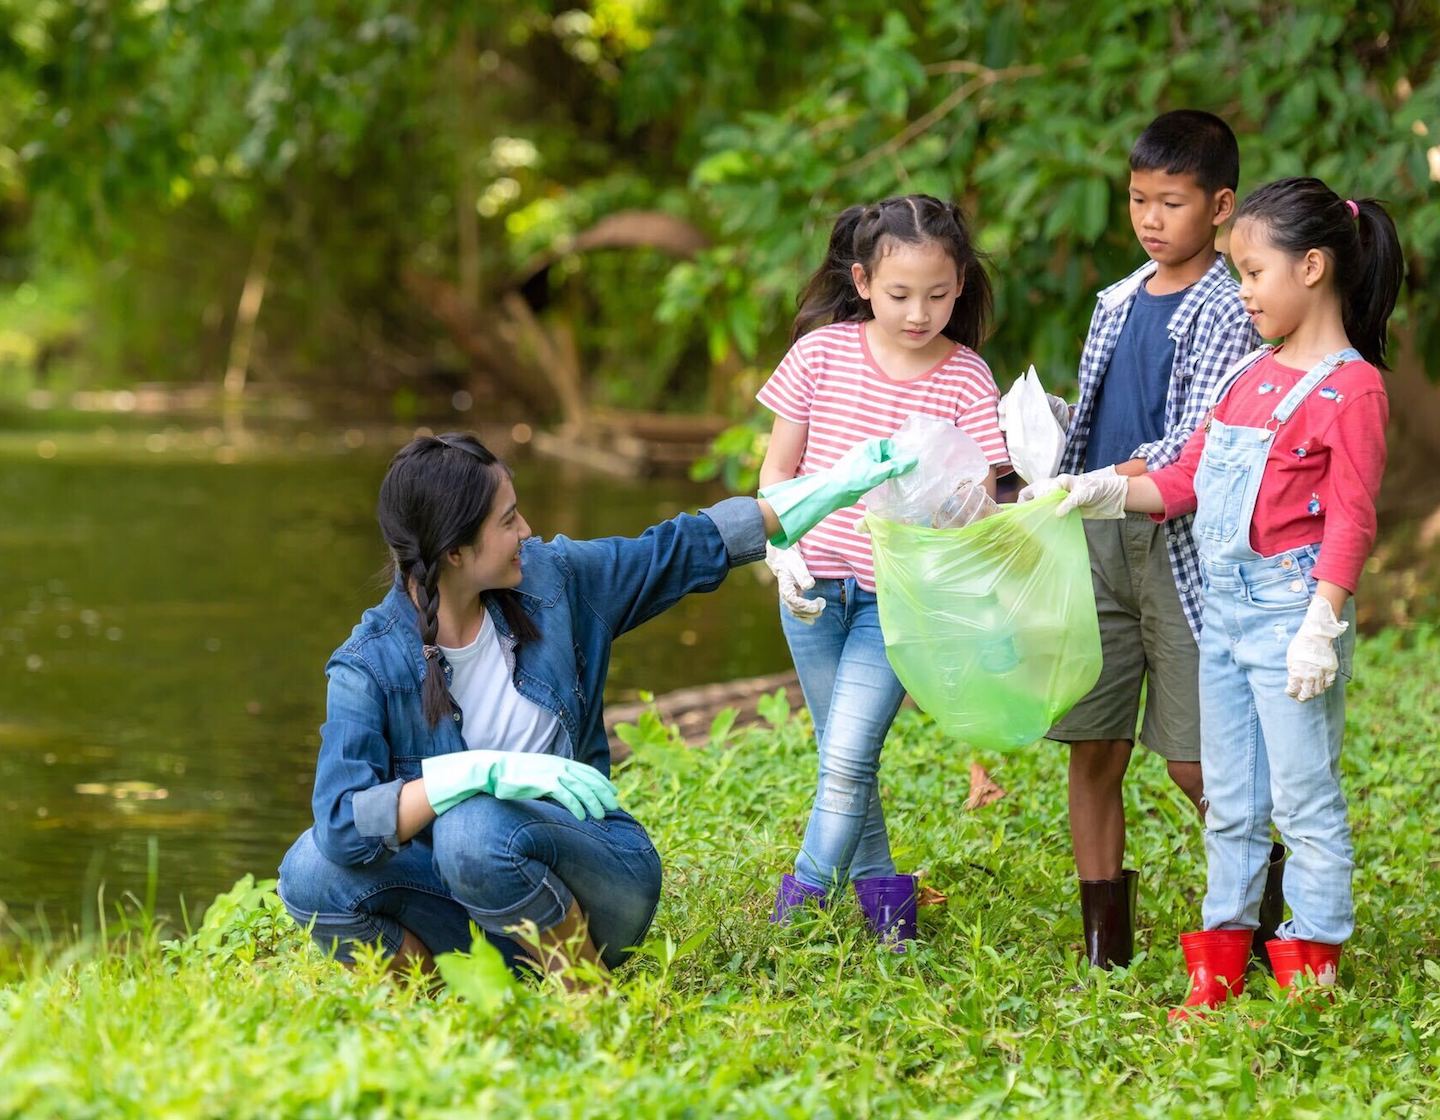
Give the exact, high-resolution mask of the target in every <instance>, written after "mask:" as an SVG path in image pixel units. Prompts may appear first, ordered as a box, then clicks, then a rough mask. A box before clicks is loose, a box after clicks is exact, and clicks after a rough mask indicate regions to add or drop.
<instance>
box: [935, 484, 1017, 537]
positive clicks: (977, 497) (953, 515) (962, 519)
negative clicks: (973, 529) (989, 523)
mask: <svg viewBox="0 0 1440 1120" xmlns="http://www.w3.org/2000/svg"><path fill="white" fill-rule="evenodd" d="M999 512H1000V506H999V505H998V504H997V503H996V501H995V499H994V498H992V497H991V496H990V495H989V494H987V493H985V487H983V486H982V485H980V484H979V483H978V482H971V481H970V480H969V479H966V480H965V481H964V482H962V483H961V484H960V485H959V486H957V487H956V488H955V491H954V492H953V493H952V494H951V495H950V496H949V497H948V498H946V499H945V501H944V502H942V503H941V504H940V508H939V509H937V510H936V511H935V516H934V517H932V518H931V519H930V524H931V526H933V527H934V528H936V529H958V528H960V527H961V526H962V525H969V524H970V523H971V522H974V521H980V520H982V519H983V518H986V517H989V516H990V515H991V514H994V513H999Z"/></svg>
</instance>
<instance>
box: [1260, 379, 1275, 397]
mask: <svg viewBox="0 0 1440 1120" xmlns="http://www.w3.org/2000/svg"><path fill="white" fill-rule="evenodd" d="M1255 391H1256V392H1257V393H1259V394H1260V395H1261V396H1262V397H1263V396H1264V395H1265V394H1266V393H1278V392H1279V391H1280V386H1279V385H1275V384H1272V383H1271V382H1269V381H1262V382H1260V388H1258V389H1256V390H1255Z"/></svg>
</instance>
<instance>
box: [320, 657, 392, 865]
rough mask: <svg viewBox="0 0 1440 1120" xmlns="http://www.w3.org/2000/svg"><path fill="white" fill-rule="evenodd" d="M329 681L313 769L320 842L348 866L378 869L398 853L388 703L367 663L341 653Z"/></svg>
mask: <svg viewBox="0 0 1440 1120" xmlns="http://www.w3.org/2000/svg"><path fill="white" fill-rule="evenodd" d="M326 673H327V675H328V676H329V678H330V685H329V691H328V693H327V697H326V714H325V723H324V724H323V725H322V726H321V728H320V755H319V758H318V759H317V761H316V764H315V793H314V796H313V798H312V802H311V804H312V808H313V809H314V812H315V844H316V846H317V847H318V848H319V849H320V851H321V852H322V853H323V854H324V856H325V858H326V859H329V860H331V861H332V862H334V863H338V864H341V865H342V866H346V867H353V866H357V865H361V864H368V863H376V862H378V861H382V860H385V859H388V858H389V857H390V854H391V853H393V852H397V851H399V850H400V846H401V845H400V840H399V838H398V836H397V833H398V831H399V824H398V819H399V805H400V787H401V786H402V785H404V781H403V780H402V779H399V778H394V779H392V778H390V744H389V742H388V740H387V739H386V738H385V733H384V725H385V697H384V694H383V692H382V691H381V689H380V685H379V684H378V683H377V682H376V680H375V678H374V676H373V675H372V674H371V673H370V672H369V670H368V669H367V668H366V667H365V665H364V664H363V662H359V661H354V660H350V659H348V658H347V657H345V656H344V655H342V654H337V655H336V656H335V657H333V658H331V661H330V664H329V665H328V666H327V667H326Z"/></svg>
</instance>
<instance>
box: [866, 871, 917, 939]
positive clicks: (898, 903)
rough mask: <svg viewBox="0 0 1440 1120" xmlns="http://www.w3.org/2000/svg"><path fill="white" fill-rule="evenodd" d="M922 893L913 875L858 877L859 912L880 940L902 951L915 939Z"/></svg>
mask: <svg viewBox="0 0 1440 1120" xmlns="http://www.w3.org/2000/svg"><path fill="white" fill-rule="evenodd" d="M919 893H920V887H919V882H918V880H917V879H916V878H915V876H914V875H875V876H873V877H871V878H869V879H856V880H855V897H856V898H857V899H859V900H860V912H861V913H862V914H864V915H865V921H866V922H868V923H869V925H870V928H871V929H873V930H874V931H875V935H876V936H877V937H879V938H880V940H881V942H883V943H884V944H886V945H889V946H890V949H891V951H893V952H896V953H903V952H905V951H906V950H908V949H909V948H910V942H911V941H913V940H915V906H916V902H917V901H918V898H919Z"/></svg>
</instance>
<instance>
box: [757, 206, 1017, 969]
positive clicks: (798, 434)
mask: <svg viewBox="0 0 1440 1120" xmlns="http://www.w3.org/2000/svg"><path fill="white" fill-rule="evenodd" d="M990 311H991V297H990V283H989V280H988V279H987V278H986V275H985V271H984V268H983V267H982V261H981V257H980V254H979V252H978V251H977V250H976V248H975V246H974V243H973V241H972V239H971V237H970V233H969V231H968V230H967V228H966V225H965V219H964V216H963V214H962V213H961V212H960V209H959V207H957V206H955V205H954V204H952V203H947V202H941V201H940V200H938V199H935V198H931V197H930V196H928V195H909V196H906V197H903V198H887V199H885V200H884V201H882V202H878V203H875V204H873V205H870V206H852V207H851V208H850V209H848V210H846V211H845V212H844V213H842V214H841V215H840V217H839V219H838V220H837V221H836V223H835V228H834V230H833V231H832V232H831V235H830V246H829V250H828V252H827V253H826V256H825V261H824V263H823V264H822V265H821V266H820V268H819V269H818V270H817V271H816V272H815V274H814V276H812V277H811V278H810V281H809V282H808V283H807V284H806V286H805V289H804V291H803V292H802V293H801V295H800V300H799V313H798V314H797V315H796V317H795V326H794V330H793V332H792V339H791V341H792V345H791V348H790V351H789V353H788V354H786V355H785V359H784V361H782V362H781V363H780V366H779V368H778V369H776V371H775V372H774V374H773V375H772V376H771V377H770V379H769V380H768V381H767V382H766V383H765V385H764V386H763V387H762V388H761V390H760V392H759V393H758V394H757V398H758V399H759V401H760V403H761V404H763V405H765V407H767V408H768V409H770V410H771V411H772V412H773V413H775V424H774V428H773V429H772V431H771V435H770V446H769V450H768V451H767V453H766V456H765V462H764V465H763V466H762V467H761V469H760V484H761V486H762V487H766V486H771V485H773V484H775V483H777V482H781V481H783V480H785V479H788V478H793V477H795V476H797V475H804V474H810V473H812V472H815V471H822V470H825V469H827V468H829V467H831V466H833V465H834V464H835V463H836V461H837V460H838V459H839V458H840V456H841V455H843V454H844V453H845V452H846V451H848V450H849V449H850V448H852V447H854V446H855V445H856V444H858V443H860V442H861V441H863V440H866V439H869V438H872V437H884V436H889V435H890V434H891V433H893V432H894V431H895V429H896V428H898V427H899V426H900V424H901V422H902V421H903V420H905V418H906V417H908V416H913V415H916V414H919V415H922V416H933V417H939V418H941V419H944V420H947V421H950V422H952V423H954V424H955V425H956V426H957V427H959V428H961V429H962V430H963V431H965V432H966V433H967V434H969V435H970V436H971V437H972V438H974V439H975V440H976V442H978V443H979V444H980V446H981V448H982V449H983V450H984V451H985V454H986V456H987V457H988V458H989V460H990V462H991V464H992V469H991V474H990V478H989V479H988V480H987V483H986V488H987V489H988V490H989V491H990V492H991V494H992V495H993V493H994V488H995V484H994V479H995V477H996V474H997V471H996V469H995V468H997V467H1000V466H1002V465H1004V464H1005V463H1006V450H1005V440H1004V437H1003V436H1002V435H1001V432H1000V425H999V419H998V416H997V413H996V408H997V403H998V400H999V393H998V391H997V390H996V387H995V380H994V378H993V377H991V375H990V370H989V367H987V366H986V365H985V363H984V362H983V361H982V360H981V358H980V355H979V354H977V353H976V352H975V348H976V347H977V346H979V344H980V341H981V339H982V338H983V337H984V335H985V333H986V329H987V326H988V324H989V319H990ZM863 515H864V503H863V502H858V503H856V504H855V505H853V506H850V507H848V508H846V509H842V510H839V511H838V512H836V513H833V514H831V515H830V516H829V517H827V518H825V519H824V520H823V521H821V522H820V523H819V524H818V525H817V526H816V527H815V528H814V529H813V530H811V531H810V533H809V534H808V535H807V536H806V537H805V538H804V540H803V541H801V542H800V544H798V545H796V546H795V547H793V548H789V549H776V548H774V546H770V547H769V550H768V552H767V555H766V563H768V564H769V566H770V568H771V570H772V571H774V572H775V575H776V578H777V580H778V582H779V586H780V601H781V605H782V609H781V611H780V622H781V626H782V628H783V630H784V632H785V637H786V640H787V642H788V643H789V645H790V654H791V656H792V658H793V659H794V661H795V668H796V671H797V672H798V673H799V676H800V687H801V689H802V690H803V691H804V693H805V703H806V704H807V706H808V707H809V708H810V714H811V717H812V719H813V721H814V725H815V739H816V742H817V744H818V747H819V754H820V774H819V782H818V786H817V789H816V793H815V803H814V807H813V808H812V810H811V813H810V821H809V825H808V827H807V828H806V831H805V840H804V843H803V844H802V846H801V849H800V854H799V857H798V858H797V859H796V861H795V872H794V874H793V875H791V874H786V875H784V876H783V877H782V879H781V881H780V888H779V891H778V893H777V896H776V899H775V907H774V910H773V912H772V913H771V917H770V920H771V921H772V922H784V921H786V920H787V919H788V917H789V915H790V912H791V911H792V910H794V909H795V907H797V906H799V905H801V904H802V903H804V902H805V900H806V899H814V900H815V901H817V902H818V903H819V904H820V905H822V906H823V905H825V903H826V900H827V898H828V896H829V895H830V892H832V891H834V890H835V889H836V888H837V887H838V886H839V885H840V884H842V883H843V882H844V881H845V880H847V879H848V880H851V881H853V882H854V884H855V892H856V895H857V897H858V898H859V901H860V907H861V910H862V912H863V913H864V915H865V918H866V920H867V921H868V922H869V924H870V926H871V927H872V928H873V929H874V930H875V932H876V934H877V935H878V936H879V937H880V938H881V939H882V940H884V941H886V942H888V943H890V944H891V945H892V946H894V947H896V948H904V947H905V943H906V942H907V941H909V940H910V939H911V938H913V937H914V934H915V902H916V894H917V890H916V879H915V876H914V875H898V874H896V870H895V863H894V860H893V859H892V858H891V855H890V844H889V840H888V838H887V836H886V832H885V817H884V814H883V812H882V810H881V807H880V789H879V769H880V749H881V746H882V745H883V743H884V741H885V735H886V733H887V732H888V731H889V729H890V724H891V722H892V721H893V720H894V718H895V714H896V712H897V711H898V710H899V708H900V702H901V700H903V699H904V695H905V690H904V688H903V686H902V685H901V684H900V682H899V681H898V680H897V679H896V677H895V674H894V672H893V671H892V670H891V668H890V663H889V662H888V661H887V660H886V657H885V643H884V639H883V637H882V636H881V633H880V618H879V612H878V609H877V607H876V600H875V569H874V564H873V561H872V559H871V554H870V541H869V538H868V537H866V536H864V535H863V534H862V533H860V532H859V530H858V523H859V521H860V519H861V517H862V516H863Z"/></svg>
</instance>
